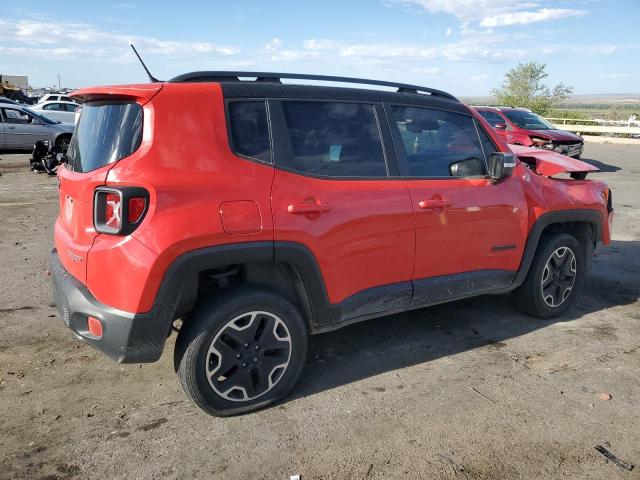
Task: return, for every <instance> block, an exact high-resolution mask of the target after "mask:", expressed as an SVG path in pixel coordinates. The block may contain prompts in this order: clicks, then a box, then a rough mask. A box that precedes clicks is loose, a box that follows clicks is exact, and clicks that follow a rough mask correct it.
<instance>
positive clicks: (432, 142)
mask: <svg viewBox="0 0 640 480" xmlns="http://www.w3.org/2000/svg"><path fill="white" fill-rule="evenodd" d="M245 77H256V80H241V79H240V78H245ZM282 78H285V79H287V78H293V79H300V78H301V79H305V80H307V79H310V80H315V81H319V80H325V81H330V82H348V83H361V84H365V85H368V84H373V85H384V86H387V87H394V88H395V89H396V90H395V91H380V90H366V89H355V88H340V87H336V86H312V85H293V84H282V83H281V79H282ZM73 97H74V98H75V99H78V100H81V101H82V102H83V109H82V114H81V116H80V119H79V121H78V125H77V128H76V131H75V133H74V136H73V139H72V141H71V144H70V146H69V150H68V158H67V163H66V164H65V165H63V166H61V167H60V169H59V170H58V177H59V181H60V214H59V216H58V218H57V220H56V223H55V249H54V251H53V252H52V254H51V257H50V263H51V276H52V280H53V285H54V292H55V298H56V304H57V306H58V309H59V311H60V314H61V316H62V318H63V320H64V322H65V323H66V324H67V325H68V327H69V328H70V329H71V330H72V331H73V332H74V333H75V335H76V336H77V337H78V338H79V339H81V340H82V341H84V342H86V343H88V344H89V345H91V346H93V347H95V348H97V349H98V350H101V351H102V352H104V353H105V354H106V355H108V356H110V357H111V358H113V359H114V360H116V361H118V362H153V361H156V360H158V359H159V358H160V355H161V354H162V351H163V348H164V345H165V341H166V339H167V337H168V336H169V335H170V334H171V333H172V331H174V330H177V331H178V338H177V340H176V347H175V350H174V359H175V368H176V372H177V374H178V376H179V378H180V381H181V384H182V387H183V389H184V391H185V392H186V393H187V395H188V396H189V397H190V398H191V399H192V400H193V401H194V402H195V403H196V404H197V405H199V406H200V407H201V408H202V409H204V410H205V411H206V412H208V413H211V414H215V415H233V414H238V413H243V412H248V411H252V410H255V409H258V408H261V407H264V406H267V405H271V404H273V403H275V402H277V401H278V400H280V399H282V398H283V397H284V396H285V395H286V394H287V393H288V392H289V391H290V390H291V389H292V388H293V386H294V384H295V382H296V380H297V378H298V377H299V375H300V373H301V371H302V369H303V367H304V363H305V357H306V354H307V337H308V335H310V334H318V333H321V332H326V331H329V330H334V329H337V328H340V327H342V326H344V325H348V324H350V323H354V322H359V321H362V320H367V319H370V318H374V317H381V316H386V315H389V314H392V313H397V312H402V311H406V310H411V309H416V308H422V307H425V306H429V305H434V304H438V303H443V302H448V301H452V300H458V299H462V298H467V297H472V296H476V295H481V294H498V293H505V292H513V295H514V296H515V300H516V301H515V303H516V305H517V306H518V308H520V309H521V310H523V311H524V312H526V313H528V314H530V315H534V316H537V317H542V318H551V317H556V316H558V315H562V314H563V313H564V312H565V311H566V310H567V309H568V308H569V307H570V305H571V304H572V302H573V301H574V299H575V297H576V295H577V292H578V290H579V288H580V286H581V284H582V282H583V280H584V278H585V275H586V274H587V271H588V270H589V266H590V263H591V258H592V253H593V249H594V247H595V245H596V244H597V243H598V242H604V243H608V242H609V240H610V224H611V221H612V218H613V211H612V210H613V209H612V203H611V192H610V190H609V188H607V186H606V185H605V184H604V183H602V182H598V181H590V180H586V179H585V178H584V177H585V176H586V175H587V172H590V171H594V170H597V169H595V168H594V167H592V166H590V165H587V164H585V163H582V162H580V161H577V160H572V159H569V158H567V157H565V156H562V155H557V154H555V153H554V152H551V151H542V150H538V149H530V148H525V147H520V149H521V150H519V151H518V156H516V155H514V153H513V152H512V151H511V150H510V149H509V147H508V146H507V144H506V143H504V141H503V140H502V139H501V137H500V136H499V135H497V134H496V132H495V131H494V130H493V129H491V127H490V126H489V125H488V124H487V123H486V122H485V121H484V120H483V119H482V117H481V116H480V115H479V114H477V113H475V112H474V111H473V110H471V109H469V108H468V107H467V106H465V105H464V104H462V103H461V102H460V101H458V100H457V99H456V98H455V97H453V96H452V95H450V94H448V93H445V92H442V91H439V90H434V89H430V88H426V87H420V86H414V85H405V84H397V83H391V82H381V81H374V80H360V79H353V78H340V77H321V76H309V75H297V74H278V73H259V72H253V73H251V72H237V73H231V72H197V73H192V74H185V75H181V76H179V77H176V78H174V79H172V80H170V81H167V82H157V83H150V84H144V85H119V86H110V87H93V88H85V89H82V90H78V91H76V92H74V93H73ZM562 172H569V173H570V174H571V175H572V176H573V178H564V179H556V178H553V177H554V176H555V175H557V174H558V173H562ZM390 321H392V320H390Z"/></svg>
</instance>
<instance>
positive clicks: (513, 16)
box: [390, 0, 587, 35]
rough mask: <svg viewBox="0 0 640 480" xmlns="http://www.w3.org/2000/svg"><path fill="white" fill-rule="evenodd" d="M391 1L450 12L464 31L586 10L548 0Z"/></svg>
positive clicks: (534, 20) (527, 21) (522, 22)
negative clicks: (554, 5)
mask: <svg viewBox="0 0 640 480" xmlns="http://www.w3.org/2000/svg"><path fill="white" fill-rule="evenodd" d="M390 1H391V3H396V4H397V3H400V4H403V5H410V6H416V7H420V8H422V9H424V10H425V11H427V12H429V13H432V14H438V13H444V14H448V15H452V16H454V17H455V18H457V19H458V20H460V22H461V23H462V30H463V35H464V34H465V32H466V33H469V32H470V31H471V30H470V27H469V25H470V24H475V23H477V24H479V25H480V26H482V27H501V26H507V25H525V24H529V23H535V22H544V21H551V20H558V19H560V18H567V17H575V16H582V15H585V14H586V13H587V12H586V11H585V10H576V9H569V8H547V7H545V6H544V3H548V2H540V1H535V2H522V1H519V0H390Z"/></svg>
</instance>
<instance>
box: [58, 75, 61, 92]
mask: <svg viewBox="0 0 640 480" xmlns="http://www.w3.org/2000/svg"><path fill="white" fill-rule="evenodd" d="M58 90H62V86H61V85H60V74H58Z"/></svg>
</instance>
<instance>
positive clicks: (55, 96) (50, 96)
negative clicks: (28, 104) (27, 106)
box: [38, 93, 73, 103]
mask: <svg viewBox="0 0 640 480" xmlns="http://www.w3.org/2000/svg"><path fill="white" fill-rule="evenodd" d="M46 102H73V99H72V98H71V97H70V96H69V95H65V94H63V93H47V94H46V95H43V96H42V97H41V98H40V100H38V103H46Z"/></svg>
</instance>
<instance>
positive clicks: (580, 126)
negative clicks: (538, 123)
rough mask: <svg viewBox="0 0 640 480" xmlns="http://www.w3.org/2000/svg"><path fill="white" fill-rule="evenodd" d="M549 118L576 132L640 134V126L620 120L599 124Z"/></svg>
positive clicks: (593, 121) (553, 122)
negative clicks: (621, 122)
mask: <svg viewBox="0 0 640 480" xmlns="http://www.w3.org/2000/svg"><path fill="white" fill-rule="evenodd" d="M547 120H548V121H550V122H551V123H552V124H553V126H554V127H556V128H558V129H561V130H568V131H570V132H576V133H605V134H607V133H608V134H627V135H640V126H632V125H621V124H620V122H616V121H610V120H601V121H598V122H597V123H598V125H593V124H594V123H596V121H595V120H576V119H574V118H547ZM623 123H626V122H623ZM585 124H589V125H585Z"/></svg>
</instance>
